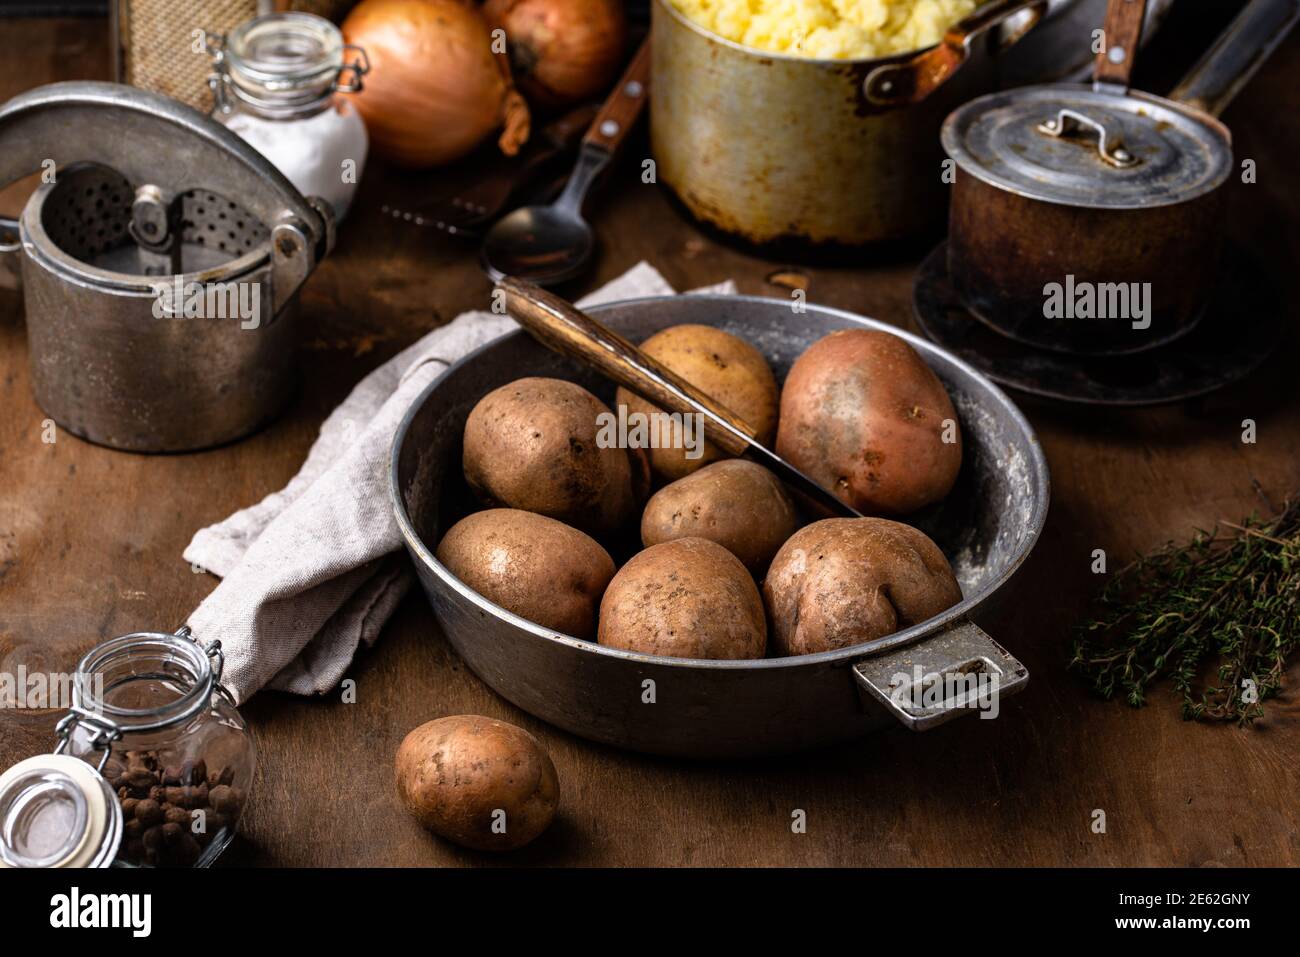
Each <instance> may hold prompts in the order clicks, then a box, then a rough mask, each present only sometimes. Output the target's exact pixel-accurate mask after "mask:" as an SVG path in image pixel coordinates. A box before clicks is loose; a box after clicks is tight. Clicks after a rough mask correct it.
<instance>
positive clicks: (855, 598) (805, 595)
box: [763, 518, 961, 655]
mask: <svg viewBox="0 0 1300 957" xmlns="http://www.w3.org/2000/svg"><path fill="white" fill-rule="evenodd" d="M763 597H764V598H765V599H766V601H767V607H768V610H769V612H771V615H772V645H773V651H774V652H775V653H776V654H778V655H810V654H814V653H816V652H819V651H834V650H836V649H839V648H848V647H850V646H851V645H860V644H862V643H863V642H867V641H874V640H875V639H876V638H881V637H883V636H885V635H891V634H893V633H894V632H896V631H900V630H901V629H903V628H907V627H908V626H910V625H915V624H918V623H920V622H923V621H925V620H927V619H929V618H933V617H934V616H935V615H937V614H939V613H940V612H942V611H944V610H946V609H948V608H951V607H952V606H953V605H955V604H957V602H959V601H961V588H960V586H958V584H957V579H956V578H954V577H953V574H952V568H951V567H949V565H948V560H947V559H946V558H944V556H943V552H941V551H940V550H939V546H938V545H936V544H935V543H934V542H933V541H931V540H930V538H929V536H927V535H926V534H925V533H924V532H922V531H919V530H918V529H915V528H912V526H910V525H904V524H902V523H901V522H891V521H889V520H888V519H883V518H828V519H824V520H822V521H820V522H813V523H812V524H811V525H809V526H807V527H805V528H802V529H800V530H799V531H797V532H795V534H794V535H793V536H792V537H791V538H790V540H789V541H788V542H786V543H785V544H784V545H782V546H781V550H780V551H779V552H777V553H776V558H774V559H773V560H772V566H771V567H770V568H769V569H768V571H767V577H766V578H765V579H764V581H763Z"/></svg>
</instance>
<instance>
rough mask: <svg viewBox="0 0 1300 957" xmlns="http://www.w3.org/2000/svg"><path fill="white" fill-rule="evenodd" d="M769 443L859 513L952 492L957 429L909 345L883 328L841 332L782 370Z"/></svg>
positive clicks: (918, 504) (938, 387) (934, 379)
mask: <svg viewBox="0 0 1300 957" xmlns="http://www.w3.org/2000/svg"><path fill="white" fill-rule="evenodd" d="M945 438H948V439H950V440H951V441H944V439H945ZM776 450H777V453H778V454H779V455H780V456H781V457H782V458H784V459H785V460H786V461H788V462H789V463H790V464H792V465H793V466H794V467H795V468H797V469H799V470H800V471H802V472H804V473H805V474H806V475H808V476H809V477H810V478H812V479H814V480H815V481H817V482H818V483H819V484H821V485H822V486H824V487H825V488H828V489H830V490H831V491H833V492H834V493H835V494H836V496H838V497H839V498H840V499H841V500H843V501H845V502H847V503H848V504H850V505H852V506H853V507H854V508H855V509H857V510H858V511H859V512H862V513H864V514H867V515H903V514H906V513H908V512H912V511H915V510H916V509H918V508H922V507H924V506H926V505H929V504H931V503H933V502H937V501H939V500H940V499H941V498H943V497H944V496H945V495H947V494H948V492H949V491H951V490H952V486H953V483H954V482H956V481H957V472H958V471H959V470H960V468H961V430H960V428H959V427H958V425H957V413H956V412H955V411H954V410H953V407H952V401H951V400H950V399H949V398H948V393H947V392H946V391H945V390H944V387H943V383H941V382H940V381H939V378H938V376H936V375H935V374H934V372H933V371H931V369H930V367H929V366H927V365H926V364H925V360H923V359H922V358H921V357H920V356H919V355H917V353H916V350H915V349H913V348H912V347H911V346H910V345H908V344H907V343H906V342H905V341H903V340H902V339H900V338H899V337H898V336H894V335H890V334H889V333H887V332H878V331H876V330H872V329H846V330H841V331H839V332H832V333H831V334H830V335H828V336H826V337H825V338H823V339H819V340H818V341H817V342H814V343H813V344H812V345H811V346H809V347H808V349H807V350H806V351H805V352H804V354H803V355H801V356H800V357H799V358H798V360H796V362H795V364H794V366H793V367H792V368H791V369H790V374H789V376H788V377H787V378H786V380H785V388H784V390H783V391H782V393H781V427H780V430H779V431H778V433H777V437H776Z"/></svg>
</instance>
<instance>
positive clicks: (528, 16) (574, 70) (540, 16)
mask: <svg viewBox="0 0 1300 957" xmlns="http://www.w3.org/2000/svg"><path fill="white" fill-rule="evenodd" d="M483 14H484V16H486V17H487V21H488V25H489V26H490V27H493V28H494V29H495V28H497V27H500V28H501V29H503V30H505V34H506V44H507V45H508V47H509V49H510V65H511V67H512V68H513V71H514V74H515V78H516V80H517V81H518V83H519V88H520V89H521V90H523V91H524V94H525V95H526V96H527V97H528V98H529V99H530V100H532V101H533V102H534V103H537V104H539V105H543V106H567V105H569V104H571V103H578V102H581V101H582V100H586V99H590V98H591V97H593V96H595V95H596V94H598V93H600V92H601V91H603V90H604V89H605V88H606V87H608V86H609V85H610V83H611V82H613V80H614V74H615V73H616V72H617V71H618V68H619V65H620V62H621V61H622V59H623V45H624V42H625V41H626V39H627V27H626V25H625V24H624V21H623V4H622V2H621V0H487V3H485V4H484V5H483Z"/></svg>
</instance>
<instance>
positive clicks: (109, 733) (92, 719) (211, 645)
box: [54, 625, 226, 773]
mask: <svg viewBox="0 0 1300 957" xmlns="http://www.w3.org/2000/svg"><path fill="white" fill-rule="evenodd" d="M174 634H175V635H176V637H177V638H188V639H189V640H191V641H193V642H194V643H195V644H197V645H198V646H199V647H200V648H202V649H203V652H204V654H206V655H207V657H208V661H209V663H210V666H209V672H208V676H207V687H206V688H205V689H204V691H203V693H201V694H198V695H196V696H195V697H194V701H193V702H192V703H191V704H190V706H189V707H188V708H186V709H185V710H184V711H183V712H181V713H180V714H176V715H169V716H168V717H166V718H163V719H161V720H158V721H153V722H150V723H148V724H133V725H131V728H130V730H131V733H132V734H138V733H146V734H147V733H149V732H151V731H159V730H161V729H163V728H167V727H170V726H172V725H174V724H179V723H181V722H183V721H188V720H189V719H190V718H192V717H194V716H195V715H196V714H198V713H199V712H200V711H202V710H203V709H204V708H206V707H207V706H208V701H209V700H210V699H211V697H212V692H214V691H216V690H217V689H218V688H220V686H221V673H222V671H224V670H225V666H226V656H225V653H224V652H223V651H222V650H221V641H220V640H219V639H216V638H213V639H211V640H210V641H207V642H200V641H198V640H197V639H195V638H194V636H193V634H192V633H191V631H190V626H189V625H182V626H181V627H180V628H178V629H177V630H176V631H175V632H174ZM100 703H101V704H102V703H103V702H100ZM80 726H85V727H87V728H89V729H90V742H89V743H90V746H91V748H92V749H93V750H96V751H103V752H104V753H103V755H102V756H101V757H100V759H99V764H98V765H96V767H95V770H96V771H98V772H100V773H103V771H104V766H105V765H107V764H108V759H109V757H110V756H111V755H112V753H113V744H114V742H116V741H117V740H119V739H120V738H121V737H122V734H123V730H122V727H121V725H119V724H118V723H117V722H116V721H114V720H113V719H112V718H109V717H107V716H105V715H104V714H103V713H101V712H100V711H95V710H92V709H89V708H87V707H85V705H84V704H83V703H82V702H81V700H80V696H79V694H78V693H77V692H76V691H75V690H74V692H73V701H72V706H71V707H70V708H69V709H68V713H67V714H66V715H64V716H63V717H62V718H61V719H60V720H59V723H58V724H56V725H55V726H54V733H55V734H57V735H58V737H59V743H58V745H56V746H55V748H54V753H55V754H63V753H64V752H65V751H67V749H68V747H69V745H70V744H71V741H72V734H73V732H74V731H75V730H76V729H77V728H78V727H80Z"/></svg>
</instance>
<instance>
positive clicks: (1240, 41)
mask: <svg viewBox="0 0 1300 957" xmlns="http://www.w3.org/2000/svg"><path fill="white" fill-rule="evenodd" d="M1297 20H1300V0H1253V2H1252V3H1250V4H1248V5H1247V6H1246V8H1245V9H1244V10H1242V11H1241V13H1239V14H1237V18H1236V19H1235V20H1233V21H1232V23H1231V24H1230V25H1229V26H1228V29H1227V30H1225V31H1224V32H1223V35H1222V36H1220V37H1219V39H1218V40H1217V41H1216V42H1215V44H1214V46H1212V47H1210V49H1209V50H1208V51H1206V53H1205V56H1203V57H1201V59H1200V60H1198V61H1197V62H1196V66H1194V67H1192V69H1191V72H1190V73H1188V74H1187V76H1186V77H1184V78H1183V82H1181V83H1179V84H1178V87H1177V89H1175V90H1174V91H1173V92H1172V93H1170V94H1169V98H1170V99H1171V100H1178V101H1179V102H1182V103H1186V104H1188V105H1189V106H1194V107H1196V108H1197V109H1200V110H1204V111H1205V112H1206V113H1209V114H1210V115H1211V116H1218V115H1219V114H1220V113H1222V112H1223V111H1224V109H1226V108H1227V106H1228V104H1229V103H1230V102H1232V98H1233V97H1235V96H1236V95H1237V94H1238V93H1239V92H1240V91H1241V88H1242V87H1244V86H1245V85H1246V84H1247V83H1249V82H1250V78H1251V77H1252V76H1254V75H1255V71H1256V70H1258V69H1259V68H1260V65H1261V64H1263V62H1264V61H1265V60H1267V59H1268V58H1269V56H1270V55H1272V53H1273V51H1274V50H1275V49H1277V46H1278V44H1280V43H1281V42H1282V41H1283V40H1284V39H1285V38H1286V35H1287V34H1288V33H1290V32H1291V28H1292V27H1294V26H1295V25H1296V21H1297Z"/></svg>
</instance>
